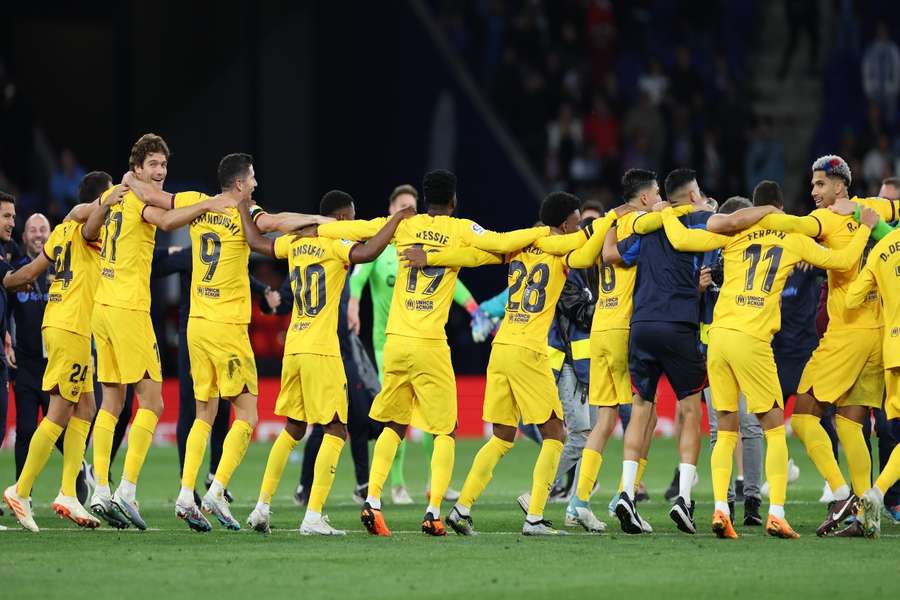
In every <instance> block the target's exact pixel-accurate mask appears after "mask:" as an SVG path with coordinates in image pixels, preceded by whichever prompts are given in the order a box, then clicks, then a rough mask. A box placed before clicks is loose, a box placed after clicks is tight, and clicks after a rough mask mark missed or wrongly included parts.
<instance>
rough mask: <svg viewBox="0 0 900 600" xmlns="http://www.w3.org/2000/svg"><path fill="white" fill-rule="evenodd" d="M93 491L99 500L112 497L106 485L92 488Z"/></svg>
mask: <svg viewBox="0 0 900 600" xmlns="http://www.w3.org/2000/svg"><path fill="white" fill-rule="evenodd" d="M94 491H95V492H96V493H97V495H98V496H100V497H101V498H109V497H110V496H111V495H112V493H111V492H110V491H109V486H108V485H98V486H97V487H95V488H94Z"/></svg>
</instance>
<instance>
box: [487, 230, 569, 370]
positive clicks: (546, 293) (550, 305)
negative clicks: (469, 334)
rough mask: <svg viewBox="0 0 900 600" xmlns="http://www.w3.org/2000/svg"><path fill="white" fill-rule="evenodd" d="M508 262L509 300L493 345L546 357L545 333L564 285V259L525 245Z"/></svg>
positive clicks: (547, 330) (551, 321) (566, 270)
mask: <svg viewBox="0 0 900 600" xmlns="http://www.w3.org/2000/svg"><path fill="white" fill-rule="evenodd" d="M508 260H509V275H508V289H509V299H508V300H507V302H506V313H505V315H504V318H503V322H502V323H501V324H500V330H499V331H498V332H497V336H496V337H495V338H494V343H495V344H511V345H514V346H523V347H525V348H529V349H531V350H534V351H536V352H540V353H541V354H547V334H548V332H549V331H550V325H551V324H552V323H553V315H554V313H555V312H556V303H557V301H558V300H559V296H560V294H561V293H562V289H563V286H564V285H565V283H566V275H567V273H568V269H567V268H566V263H565V261H566V259H565V257H564V256H554V255H552V254H547V253H545V252H544V251H543V250H541V249H539V248H536V247H535V246H528V247H527V248H524V249H522V250H520V251H519V252H515V253H513V254H511V255H509V257H508Z"/></svg>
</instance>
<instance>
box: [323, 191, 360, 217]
mask: <svg viewBox="0 0 900 600" xmlns="http://www.w3.org/2000/svg"><path fill="white" fill-rule="evenodd" d="M352 204H353V196H351V195H350V194H348V193H347V192H342V191H341V190H331V191H330V192H326V193H325V195H324V196H322V200H321V202H319V214H320V215H322V216H325V217H330V216H332V215H334V214H335V213H336V212H337V211H339V210H341V209H342V208H347V207H348V206H350V205H352Z"/></svg>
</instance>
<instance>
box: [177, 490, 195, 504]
mask: <svg viewBox="0 0 900 600" xmlns="http://www.w3.org/2000/svg"><path fill="white" fill-rule="evenodd" d="M178 502H179V504H184V505H187V506H189V505H191V504H193V503H194V490H192V489H191V488H189V487H185V486H181V491H180V492H179V493H178Z"/></svg>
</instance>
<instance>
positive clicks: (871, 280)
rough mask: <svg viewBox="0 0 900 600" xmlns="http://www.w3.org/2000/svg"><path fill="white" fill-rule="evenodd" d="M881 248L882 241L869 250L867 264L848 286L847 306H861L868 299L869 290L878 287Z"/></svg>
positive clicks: (845, 301) (845, 300) (845, 299)
mask: <svg viewBox="0 0 900 600" xmlns="http://www.w3.org/2000/svg"><path fill="white" fill-rule="evenodd" d="M881 249H882V243H881V242H879V243H878V244H876V245H875V247H874V248H873V249H872V251H871V252H869V257H868V258H867V259H866V264H865V265H863V268H862V271H860V272H859V275H858V276H857V277H856V279H854V280H853V282H852V283H851V284H850V287H849V288H847V296H846V297H845V298H844V303H845V304H846V305H847V308H859V307H860V306H862V305H863V303H864V302H865V301H866V298H867V297H868V296H869V292H871V291H872V290H874V289H877V288H878V278H877V277H876V276H875V271H876V269H878V260H879V258H878V255H879V254H880V253H881Z"/></svg>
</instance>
